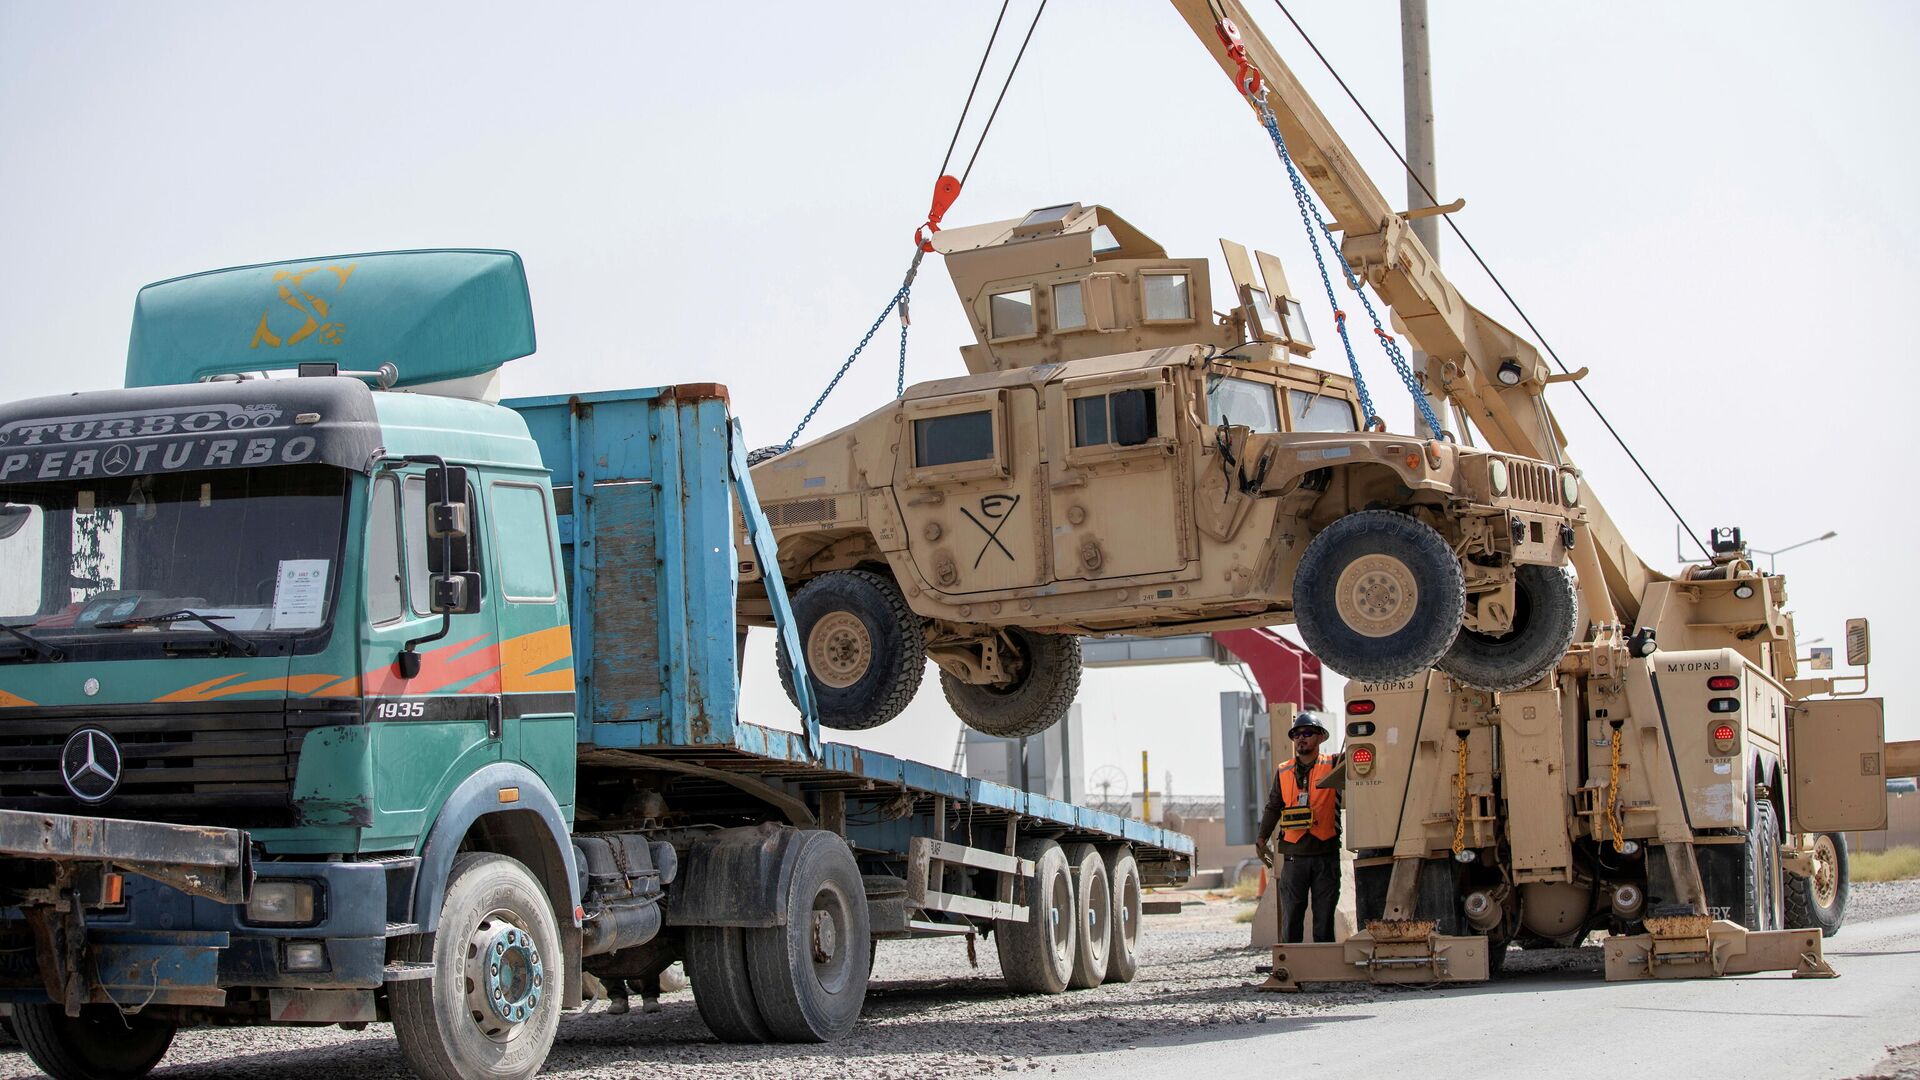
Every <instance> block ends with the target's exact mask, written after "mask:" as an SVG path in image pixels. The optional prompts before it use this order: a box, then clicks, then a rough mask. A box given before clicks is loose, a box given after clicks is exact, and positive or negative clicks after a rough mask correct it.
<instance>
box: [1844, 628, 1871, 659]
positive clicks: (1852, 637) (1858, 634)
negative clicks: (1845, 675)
mask: <svg viewBox="0 0 1920 1080" xmlns="http://www.w3.org/2000/svg"><path fill="white" fill-rule="evenodd" d="M1871 659H1873V637H1872V635H1871V634H1869V633H1868V632H1867V620H1865V619H1848V620H1847V663H1849V664H1851V665H1853V666H1854V667H1866V666H1867V661H1869V660H1871Z"/></svg>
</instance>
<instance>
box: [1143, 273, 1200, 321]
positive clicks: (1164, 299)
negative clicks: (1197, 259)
mask: <svg viewBox="0 0 1920 1080" xmlns="http://www.w3.org/2000/svg"><path fill="white" fill-rule="evenodd" d="M1140 293H1141V301H1142V302H1141V309H1142V311H1141V314H1142V315H1143V316H1144V318H1145V319H1146V321H1147V322H1191V321H1192V320H1193V303H1192V297H1191V296H1190V295H1189V290H1188V288H1187V275H1186V274H1185V273H1173V274H1156V273H1151V272H1148V273H1143V274H1141V275H1140Z"/></svg>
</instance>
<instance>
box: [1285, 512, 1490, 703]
mask: <svg viewBox="0 0 1920 1080" xmlns="http://www.w3.org/2000/svg"><path fill="white" fill-rule="evenodd" d="M1466 596H1467V593H1466V585H1465V584H1464V582H1463V581H1462V579H1461V576H1460V563H1459V560H1457V559H1456V558H1454V554H1453V551H1452V549H1451V548H1449V547H1448V546H1447V541H1446V538H1445V537H1442V536H1441V535H1440V534H1439V533H1438V532H1435V531H1434V530H1433V528H1432V527H1431V526H1428V525H1427V524H1425V523H1424V522H1421V521H1419V520H1417V519H1415V518H1413V517H1412V516H1410V515H1407V514H1403V513H1400V512H1399V511H1397V510H1363V511H1360V512H1359V513H1356V514H1348V515H1347V516H1346V517H1343V518H1340V519H1338V520H1337V521H1335V522H1334V523H1333V524H1331V525H1329V526H1327V527H1326V528H1324V529H1322V530H1320V533H1319V535H1317V536H1315V537H1314V538H1313V542H1312V543H1309V544H1308V545H1307V550H1306V553H1305V554H1304V555H1302V556H1301V557H1300V566H1299V568H1298V569H1297V570H1296V571H1295V572H1294V575H1293V617H1294V623H1295V625H1296V626H1298V627H1299V629H1300V637H1301V638H1302V640H1304V641H1305V642H1306V645H1307V648H1308V649H1310V650H1312V652H1313V654H1314V655H1315V656H1318V657H1319V658H1320V659H1321V661H1322V662H1323V663H1325V664H1326V665H1327V666H1328V667H1330V668H1332V669H1333V670H1335V671H1337V672H1339V673H1340V674H1342V675H1345V676H1346V677H1348V678H1349V679H1360V680H1364V681H1369V682H1373V681H1380V680H1385V679H1405V678H1408V677H1410V676H1412V675H1413V674H1414V673H1415V672H1418V671H1421V670H1423V669H1426V668H1430V667H1433V666H1434V665H1435V664H1436V663H1437V662H1438V661H1439V660H1440V658H1441V657H1442V656H1444V655H1446V652H1447V649H1448V648H1449V647H1451V646H1452V645H1453V642H1454V639H1455V638H1456V637H1457V636H1459V633H1460V619H1461V617H1462V616H1463V614H1464V613H1465V611H1466V602H1467V600H1466Z"/></svg>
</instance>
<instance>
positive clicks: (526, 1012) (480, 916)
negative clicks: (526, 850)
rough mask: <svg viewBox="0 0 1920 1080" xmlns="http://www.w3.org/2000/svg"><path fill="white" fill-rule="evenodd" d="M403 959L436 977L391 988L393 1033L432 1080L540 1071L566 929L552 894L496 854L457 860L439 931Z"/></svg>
mask: <svg viewBox="0 0 1920 1080" xmlns="http://www.w3.org/2000/svg"><path fill="white" fill-rule="evenodd" d="M403 951H406V952H409V953H410V954H411V955H409V956H408V957H407V959H411V960H415V961H417V962H423V963H431V964H432V965H433V978H431V979H410V980H407V981H405V982H399V983H395V984H393V986H392V987H390V988H389V989H388V991H387V995H388V1005H389V1009H390V1011H391V1012H392V1014H393V1031H394V1035H395V1036H397V1037H398V1038H399V1040H400V1050H401V1052H402V1053H403V1054H405V1055H406V1058H407V1063H408V1064H409V1065H411V1066H412V1067H413V1071H414V1072H415V1073H417V1074H419V1075H420V1076H422V1077H425V1078H427V1080H465V1078H467V1077H475V1076H485V1077H489V1078H492V1080H520V1078H523V1077H530V1076H532V1075H533V1074H535V1073H537V1072H539V1071H540V1065H541V1063H542V1062H544V1061H546V1060H547V1051H549V1050H551V1049H552V1048H553V1037H554V1033H555V1031H556V1030H557V1029H558V1027H559V1024H560V998H561V987H563V986H564V985H565V979H564V977H563V976H564V972H562V970H561V963H562V958H561V952H560V930H559V927H558V925H557V924H556V923H555V921H554V917H553V907H552V905H551V904H550V903H548V901H547V894H546V890H544V889H542V888H541V887H540V883H539V882H537V881H535V880H534V877H533V874H532V873H531V872H529V871H528V870H527V868H526V867H525V866H523V865H522V864H521V863H520V862H518V861H517V860H514V859H510V858H508V857H507V856H505V855H496V854H493V853H490V852H478V851H475V852H467V853H466V854H463V855H460V856H459V857H457V858H455V859H454V861H453V870H452V873H451V874H449V875H448V879H447V892H446V898H445V899H444V900H443V901H442V902H441V905H440V928H439V931H438V932H437V933H435V934H434V935H433V936H432V938H431V939H428V938H425V937H424V936H422V937H418V938H415V939H413V940H412V941H411V942H410V943H409V944H408V946H407V947H406V948H405V949H404V950H403Z"/></svg>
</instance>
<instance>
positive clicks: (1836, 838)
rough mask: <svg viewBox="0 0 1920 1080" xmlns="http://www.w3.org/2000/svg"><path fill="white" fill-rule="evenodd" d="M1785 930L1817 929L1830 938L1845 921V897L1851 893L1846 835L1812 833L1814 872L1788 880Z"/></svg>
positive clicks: (1822, 935) (1823, 935)
mask: <svg viewBox="0 0 1920 1080" xmlns="http://www.w3.org/2000/svg"><path fill="white" fill-rule="evenodd" d="M1786 887H1787V889H1786V891H1787V898H1786V899H1787V928H1788V929H1790V930H1818V931H1820V936H1821V937H1832V936H1833V935H1835V934H1837V933H1839V932H1840V926H1841V924H1843V923H1845V922H1846V921H1847V897H1848V895H1849V894H1850V893H1851V892H1852V891H1853V888H1852V885H1851V883H1850V880H1849V878H1848V876H1847V834H1845V833H1815V834H1814V838H1813V873H1812V874H1809V875H1808V876H1806V877H1789V878H1788V879H1787V881H1786Z"/></svg>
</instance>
